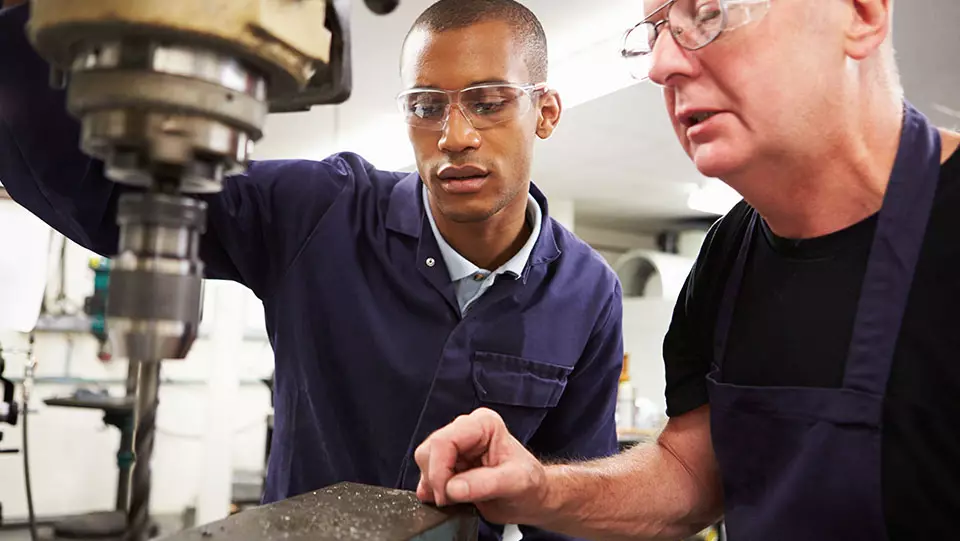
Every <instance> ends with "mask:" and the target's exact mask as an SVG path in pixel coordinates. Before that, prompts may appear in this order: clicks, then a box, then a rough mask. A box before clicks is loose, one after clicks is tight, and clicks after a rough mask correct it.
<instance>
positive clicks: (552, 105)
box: [537, 88, 563, 139]
mask: <svg viewBox="0 0 960 541" xmlns="http://www.w3.org/2000/svg"><path fill="white" fill-rule="evenodd" d="M562 112H563V103H562V102H561V101H560V94H558V93H557V91H556V90H553V89H550V88H548V89H546V90H544V92H543V95H541V96H540V113H539V115H538V116H537V137H539V138H540V139H547V138H548V137H550V135H552V134H553V130H555V129H557V124H559V123H560V114H561V113H562Z"/></svg>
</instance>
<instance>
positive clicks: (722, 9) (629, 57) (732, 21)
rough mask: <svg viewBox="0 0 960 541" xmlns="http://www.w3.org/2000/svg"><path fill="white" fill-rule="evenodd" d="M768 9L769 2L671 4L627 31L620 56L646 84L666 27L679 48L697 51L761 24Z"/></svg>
mask: <svg viewBox="0 0 960 541" xmlns="http://www.w3.org/2000/svg"><path fill="white" fill-rule="evenodd" d="M769 8H770V0H670V1H669V2H666V3H664V4H663V5H662V6H660V7H659V8H657V9H656V10H655V11H654V12H653V13H651V14H650V15H648V16H647V17H646V18H644V19H643V20H642V21H640V22H639V23H637V25H636V26H634V27H633V28H631V29H630V30H627V32H626V34H624V36H623V46H622V47H621V49H620V56H622V57H623V58H624V59H625V60H626V61H627V63H628V66H629V69H630V74H631V75H633V77H634V78H636V79H639V80H641V81H644V80H646V79H648V78H649V77H650V69H651V67H652V64H653V55H652V53H653V46H654V45H655V44H656V43H657V38H658V37H659V36H660V33H661V31H662V30H663V28H664V27H666V28H667V30H668V31H669V32H670V35H672V36H673V39H674V40H675V41H676V42H677V44H678V45H679V46H681V47H683V48H684V49H687V50H688V51H695V50H697V49H702V48H704V47H706V46H707V45H709V44H711V43H713V41H714V40H715V39H717V37H719V36H720V34H722V33H723V32H726V31H729V30H733V29H735V28H739V27H741V26H744V25H745V24H747V23H750V22H751V21H756V20H759V19H760V18H762V17H763V16H764V15H765V14H766V13H767V11H768V10H769Z"/></svg>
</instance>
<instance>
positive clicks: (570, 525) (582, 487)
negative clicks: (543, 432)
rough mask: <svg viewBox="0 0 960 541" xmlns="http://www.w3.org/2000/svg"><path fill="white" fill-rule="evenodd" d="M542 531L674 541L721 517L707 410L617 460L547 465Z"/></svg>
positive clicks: (678, 421) (672, 421) (681, 419)
mask: <svg viewBox="0 0 960 541" xmlns="http://www.w3.org/2000/svg"><path fill="white" fill-rule="evenodd" d="M541 494H542V502H543V508H544V512H543V513H542V516H538V517H533V519H534V520H535V521H537V522H536V523H537V525H538V526H541V527H543V528H546V529H550V530H554V531H557V532H562V533H565V534H568V535H572V536H576V537H584V538H588V539H600V540H620V539H631V540H637V539H647V540H660V539H664V540H671V541H675V540H677V539H681V538H683V537H686V536H689V535H692V534H694V533H696V532H699V531H701V530H703V529H704V528H706V527H708V526H710V525H711V524H713V523H714V522H716V521H717V520H718V519H719V518H720V516H721V513H722V508H723V502H722V488H721V483H720V473H719V468H718V466H717V462H716V457H715V456H714V453H713V444H712V441H711V439H710V408H709V407H708V406H703V407H701V408H699V409H697V410H694V411H691V412H689V413H686V414H684V415H682V416H679V417H675V418H671V419H670V422H669V423H667V427H666V428H665V429H664V431H663V433H662V434H661V435H660V437H659V438H658V439H657V442H656V443H651V444H647V445H641V446H638V447H635V448H634V449H632V450H630V451H627V452H625V453H621V454H620V455H618V456H614V457H610V458H606V459H603V460H598V461H594V462H587V463H583V464H569V465H556V466H548V467H547V468H546V482H545V483H544V488H543V489H542V490H541Z"/></svg>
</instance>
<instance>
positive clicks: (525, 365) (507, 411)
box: [472, 351, 573, 442]
mask: <svg viewBox="0 0 960 541" xmlns="http://www.w3.org/2000/svg"><path fill="white" fill-rule="evenodd" d="M472 370H473V387H474V390H475V392H476V395H477V400H478V401H479V403H480V405H481V406H483V407H487V408H490V409H492V410H494V411H496V412H497V413H499V414H500V416H501V417H503V419H504V421H505V422H506V423H507V427H508V428H509V429H510V432H511V433H512V434H513V435H514V436H515V437H516V438H517V439H519V440H520V441H523V442H526V441H527V440H528V439H529V438H530V436H532V435H533V433H534V432H535V431H536V429H537V427H538V426H539V425H540V422H541V421H542V420H543V418H544V417H545V416H546V414H547V413H548V412H549V411H550V408H553V407H554V406H556V405H557V403H558V402H559V401H560V397H561V396H562V395H563V390H564V389H565V388H566V386H567V377H568V376H569V375H570V372H571V371H572V370H573V369H572V368H568V367H565V366H559V365H554V364H548V363H544V362H540V361H533V360H530V359H524V358H522V357H514V356H512V355H504V354H501V353H489V352H484V351H478V352H476V353H474V356H473V367H472Z"/></svg>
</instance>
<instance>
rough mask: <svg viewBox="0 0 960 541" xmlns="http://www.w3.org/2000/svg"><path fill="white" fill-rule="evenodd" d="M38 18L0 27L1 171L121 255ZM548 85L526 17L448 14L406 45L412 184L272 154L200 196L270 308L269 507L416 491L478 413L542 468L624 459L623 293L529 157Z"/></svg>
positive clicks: (343, 163) (64, 228)
mask: <svg viewBox="0 0 960 541" xmlns="http://www.w3.org/2000/svg"><path fill="white" fill-rule="evenodd" d="M27 16H28V13H27V7H26V6H22V7H18V8H14V9H12V10H8V11H5V12H3V13H2V15H0V178H2V182H3V184H4V186H5V187H6V188H7V190H8V191H9V193H10V194H11V196H12V197H13V198H14V199H16V200H17V201H18V202H20V203H21V204H22V205H23V206H25V207H27V208H28V209H30V210H31V211H32V212H34V213H35V214H37V215H38V216H39V217H41V218H42V219H44V220H45V221H46V222H47V223H48V224H50V225H51V226H52V227H54V228H56V229H58V230H59V231H61V232H63V233H64V234H65V235H67V236H68V237H70V238H71V239H73V240H74V241H76V242H78V243H80V244H82V245H84V246H87V247H89V248H91V249H93V250H95V251H97V252H99V253H102V254H112V253H114V251H115V250H116V247H117V228H116V227H115V226H114V221H113V220H114V218H113V217H114V208H115V204H116V201H117V196H118V194H119V193H120V191H121V190H122V189H124V188H123V187H122V186H120V185H118V184H115V183H112V182H109V181H108V180H106V179H105V178H104V177H103V172H102V164H101V163H99V162H97V161H93V160H90V159H88V158H86V157H85V156H83V155H82V154H81V153H80V152H79V150H77V143H78V141H79V135H78V126H77V124H76V123H75V122H74V121H73V120H72V119H70V118H68V117H67V115H66V113H65V112H64V106H63V101H64V96H63V93H62V92H57V91H51V90H49V89H48V88H47V76H46V72H47V67H46V66H45V65H44V63H43V62H42V61H41V60H40V59H39V58H38V57H37V56H36V55H35V54H34V53H33V51H32V50H31V49H30V47H29V45H28V43H27V42H26V40H25V38H24V35H23V24H24V22H25V21H26V19H27ZM546 77H547V50H546V38H545V36H544V33H543V29H542V27H541V26H540V23H539V22H538V21H537V19H536V17H535V16H534V15H533V14H532V13H531V12H529V11H528V10H527V9H526V8H524V7H522V6H521V5H519V4H517V3H516V2H513V1H512V0H442V1H440V2H438V3H436V4H435V5H433V6H432V7H430V8H429V9H428V10H427V11H426V12H424V13H423V14H422V15H421V16H420V18H419V19H418V20H417V21H416V23H415V24H414V25H413V28H412V29H411V31H410V33H409V36H408V38H407V40H406V42H405V44H404V47H403V51H402V79H403V84H404V86H405V87H406V89H407V90H406V91H404V92H403V93H402V95H401V96H400V98H399V100H400V104H401V106H402V107H403V109H404V111H405V113H406V117H407V121H408V123H409V124H410V128H409V134H410V140H411V142H412V144H413V146H414V148H415V150H416V159H417V166H418V171H419V174H417V173H414V174H404V173H392V172H385V171H378V170H376V169H375V168H374V167H373V166H372V165H371V164H369V163H366V162H365V161H363V159H362V158H360V157H359V156H356V155H352V154H339V155H334V156H331V157H329V158H327V159H325V160H323V161H320V162H313V161H267V162H260V163H255V164H253V165H252V167H250V169H249V171H248V172H247V173H246V174H244V175H241V176H237V177H234V178H230V179H228V180H227V181H226V182H225V185H224V191H223V192H222V193H220V194H217V195H215V196H210V197H208V198H207V203H208V204H209V225H208V232H207V234H206V235H205V236H204V238H203V244H202V253H201V257H202V258H203V260H204V261H205V262H206V265H207V268H208V269H209V274H210V276H211V277H216V278H225V279H231V280H236V281H239V282H241V283H243V284H245V285H247V286H248V287H250V288H251V289H252V290H253V291H254V292H255V293H256V294H257V296H258V297H259V298H260V299H262V300H263V302H264V306H265V312H266V318H267V328H268V330H269V334H270V338H271V343H272V344H273V346H274V352H275V356H276V382H275V392H276V397H275V404H276V434H275V438H274V443H273V451H272V453H271V456H270V464H269V473H268V477H267V483H266V500H267V501H273V500H278V499H281V498H286V497H290V496H293V495H297V494H300V493H303V492H307V491H310V490H314V489H317V488H320V487H323V486H326V485H329V484H332V483H335V482H339V481H355V482H362V483H368V484H377V485H385V486H397V487H403V488H407V489H414V488H415V487H416V484H417V480H418V478H419V472H418V470H417V467H416V464H415V463H414V461H413V450H414V449H415V448H416V446H417V445H418V444H419V443H420V442H421V441H423V439H424V438H425V437H426V436H427V435H428V434H430V433H431V432H433V431H434V430H436V429H438V428H440V427H441V426H443V425H444V424H446V423H448V422H450V421H451V420H452V419H454V418H455V417H457V416H458V415H461V414H466V413H469V412H470V411H472V410H473V409H474V408H476V407H477V406H480V405H482V406H486V407H489V408H493V409H495V410H497V411H499V412H500V413H501V415H503V417H504V418H505V419H506V420H507V423H508V424H509V426H510V428H511V430H512V431H513V432H514V433H515V434H517V435H518V437H519V438H520V439H521V440H522V441H523V442H524V443H525V444H526V445H528V446H529V447H530V449H531V450H532V451H533V452H536V453H537V454H538V455H540V456H543V457H550V458H552V459H558V458H572V457H578V458H582V457H598V456H603V455H609V454H612V453H614V452H615V451H616V433H615V427H614V415H613V412H614V406H615V401H616V389H617V380H618V375H619V371H620V365H621V362H622V357H623V354H622V339H621V298H620V288H619V284H618V282H617V279H616V276H615V275H614V274H613V273H612V271H611V270H610V268H609V267H608V266H607V265H606V264H605V263H604V262H603V260H602V259H601V258H600V257H599V256H598V255H597V254H596V253H595V252H594V251H593V250H591V249H590V248H589V247H588V246H587V245H585V244H584V243H583V242H581V241H579V240H578V239H577V238H575V237H574V236H573V235H572V234H571V233H570V232H568V231H567V230H565V229H564V228H563V227H561V226H560V225H559V224H558V223H557V222H555V221H553V220H552V219H551V218H550V216H549V214H548V212H547V205H546V201H545V199H544V196H543V194H542V193H541V192H540V191H539V190H537V189H536V187H534V186H532V185H531V183H530V167H531V159H532V152H533V147H534V144H535V142H536V140H537V139H538V138H541V139H543V138H547V137H549V136H550V135H551V133H552V132H553V130H554V128H555V126H556V125H557V122H558V121H559V120H560V114H561V104H560V99H559V97H558V96H557V94H556V93H555V92H554V91H552V90H550V89H548V88H547V87H546V86H545V85H544V84H543V83H544V82H545V80H546ZM496 529H497V528H494V527H491V526H489V525H485V526H484V527H483V532H482V536H481V537H482V538H483V539H493V538H494V536H495V530H496ZM523 530H524V532H525V535H526V536H529V537H530V538H534V539H536V538H541V539H546V538H548V537H550V538H555V537H556V536H555V535H554V534H545V533H543V532H538V531H536V530H535V529H530V528H526V527H524V528H523Z"/></svg>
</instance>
